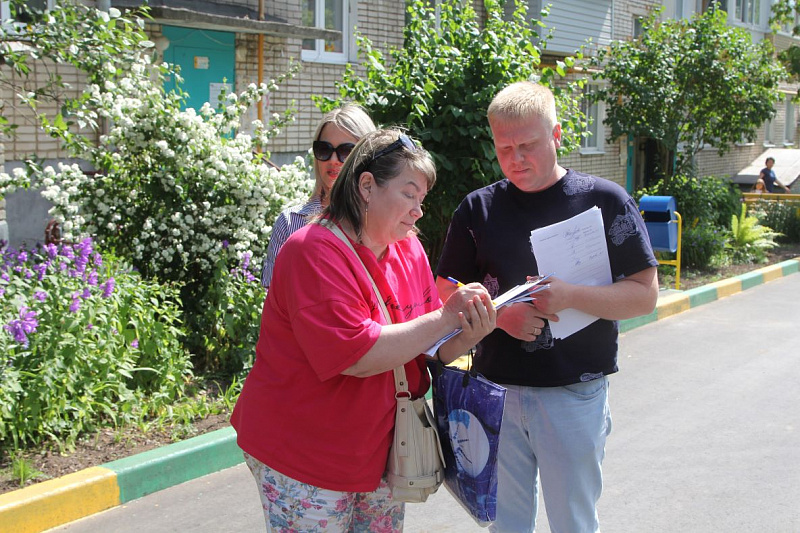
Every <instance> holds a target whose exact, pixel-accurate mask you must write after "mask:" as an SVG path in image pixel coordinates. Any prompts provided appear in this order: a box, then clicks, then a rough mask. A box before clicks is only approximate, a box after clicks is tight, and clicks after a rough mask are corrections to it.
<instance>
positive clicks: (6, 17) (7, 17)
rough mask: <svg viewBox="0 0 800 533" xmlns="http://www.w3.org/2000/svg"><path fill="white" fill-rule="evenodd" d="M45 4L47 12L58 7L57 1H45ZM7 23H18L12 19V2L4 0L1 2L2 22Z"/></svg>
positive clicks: (0, 19)
mask: <svg viewBox="0 0 800 533" xmlns="http://www.w3.org/2000/svg"><path fill="white" fill-rule="evenodd" d="M45 2H46V4H47V6H46V7H45V11H49V10H51V9H53V8H54V7H55V6H56V0H45ZM6 21H12V22H18V21H15V20H13V19H12V18H11V7H10V2H9V1H8V0H3V1H2V2H0V22H3V23H5V22H6Z"/></svg>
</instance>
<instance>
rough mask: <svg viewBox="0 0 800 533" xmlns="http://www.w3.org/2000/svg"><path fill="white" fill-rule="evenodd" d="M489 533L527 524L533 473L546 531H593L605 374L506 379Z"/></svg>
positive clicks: (533, 504) (534, 499) (533, 503)
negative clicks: (552, 382) (560, 381)
mask: <svg viewBox="0 0 800 533" xmlns="http://www.w3.org/2000/svg"><path fill="white" fill-rule="evenodd" d="M507 388H508V392H507V393H506V404H505V411H504V413H503V425H502V427H501V429H500V448H499V454H498V455H499V469H498V472H499V474H498V482H497V520H496V521H495V522H494V523H493V524H492V525H491V527H490V530H491V531H493V532H513V533H520V532H523V531H533V530H534V529H535V528H536V514H537V511H538V502H539V487H538V485H539V475H540V474H541V478H542V481H541V483H542V494H543V497H544V504H545V507H546V508H547V518H548V519H549V521H550V530H551V531H552V533H594V532H596V531H599V529H600V523H599V521H598V518H597V501H598V500H599V499H600V493H601V492H602V489H603V475H602V463H603V457H604V456H605V443H606V437H607V436H608V434H609V433H611V412H610V410H609V407H608V378H607V377H602V378H600V379H595V380H593V381H588V382H585V383H575V384H573V385H567V386H564V387H521V386H516V385H508V386H507Z"/></svg>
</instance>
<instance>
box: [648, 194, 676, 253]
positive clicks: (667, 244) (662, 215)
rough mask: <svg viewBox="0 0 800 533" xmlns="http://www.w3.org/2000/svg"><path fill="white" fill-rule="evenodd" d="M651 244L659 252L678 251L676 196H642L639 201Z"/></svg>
mask: <svg viewBox="0 0 800 533" xmlns="http://www.w3.org/2000/svg"><path fill="white" fill-rule="evenodd" d="M639 211H641V212H642V218H644V224H645V226H647V233H648V235H650V244H651V245H652V246H653V250H655V251H657V252H673V253H674V252H676V251H678V218H677V216H676V215H675V211H676V204H675V197H674V196H642V198H641V200H639Z"/></svg>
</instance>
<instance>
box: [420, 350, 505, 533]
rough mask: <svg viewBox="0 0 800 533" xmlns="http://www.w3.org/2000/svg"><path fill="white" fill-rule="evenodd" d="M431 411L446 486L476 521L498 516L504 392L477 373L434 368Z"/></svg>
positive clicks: (486, 521) (432, 365) (432, 364)
mask: <svg viewBox="0 0 800 533" xmlns="http://www.w3.org/2000/svg"><path fill="white" fill-rule="evenodd" d="M429 369H430V372H431V376H432V378H433V379H432V382H433V408H434V416H435V418H436V425H437V429H438V430H439V439H440V441H441V443H442V451H443V453H444V462H445V480H444V485H445V487H447V490H448V491H450V493H451V494H452V495H453V497H454V498H455V499H456V500H457V501H458V502H459V503H460V504H461V506H462V507H464V509H466V510H467V512H468V513H469V514H470V515H471V516H472V518H473V519H474V520H475V521H476V522H477V523H478V524H479V525H481V526H487V525H489V524H490V523H491V522H493V521H494V520H495V518H496V516H497V451H498V445H499V442H500V425H501V423H502V421H503V408H504V406H505V399H506V389H505V388H504V387H501V386H500V385H497V384H496V383H492V382H491V381H489V380H488V379H486V378H484V377H483V376H482V375H480V374H478V373H477V372H468V371H465V370H460V369H458V368H455V367H450V366H444V365H443V364H442V363H439V362H433V361H432V362H430V363H429Z"/></svg>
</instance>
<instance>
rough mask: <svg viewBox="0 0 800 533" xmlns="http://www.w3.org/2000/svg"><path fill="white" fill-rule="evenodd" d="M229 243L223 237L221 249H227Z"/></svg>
mask: <svg viewBox="0 0 800 533" xmlns="http://www.w3.org/2000/svg"><path fill="white" fill-rule="evenodd" d="M229 245H230V243H229V242H228V239H225V240H224V241H222V249H223V250H227V249H228V246H229Z"/></svg>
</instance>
